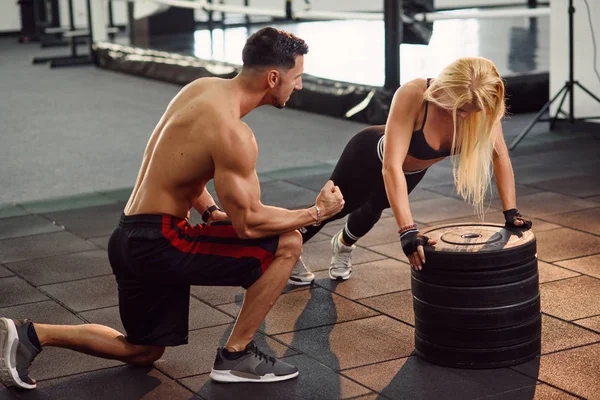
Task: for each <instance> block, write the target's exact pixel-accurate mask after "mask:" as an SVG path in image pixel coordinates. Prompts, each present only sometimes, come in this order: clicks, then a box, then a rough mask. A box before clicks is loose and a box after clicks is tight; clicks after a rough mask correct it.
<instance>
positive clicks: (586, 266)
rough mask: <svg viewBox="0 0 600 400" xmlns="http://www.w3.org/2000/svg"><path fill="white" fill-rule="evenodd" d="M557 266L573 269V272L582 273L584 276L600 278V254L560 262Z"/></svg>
mask: <svg viewBox="0 0 600 400" xmlns="http://www.w3.org/2000/svg"><path fill="white" fill-rule="evenodd" d="M598 251H600V249H598ZM556 264H558V265H560V266H562V267H565V268H569V269H572V270H573V271H577V272H581V273H582V274H586V275H590V276H593V277H596V278H600V254H596V255H594V256H589V257H579V258H574V259H572V260H566V261H559V262H557V263H556Z"/></svg>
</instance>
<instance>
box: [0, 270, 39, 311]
mask: <svg viewBox="0 0 600 400" xmlns="http://www.w3.org/2000/svg"><path fill="white" fill-rule="evenodd" d="M42 300H48V296H46V295H45V294H43V293H42V292H40V291H39V290H37V289H36V288H35V287H33V286H31V285H30V284H29V283H27V282H26V281H25V280H23V279H21V278H19V277H18V276H10V277H8V278H2V279H0V307H9V306H14V305H18V304H27V303H33V302H35V301H42Z"/></svg>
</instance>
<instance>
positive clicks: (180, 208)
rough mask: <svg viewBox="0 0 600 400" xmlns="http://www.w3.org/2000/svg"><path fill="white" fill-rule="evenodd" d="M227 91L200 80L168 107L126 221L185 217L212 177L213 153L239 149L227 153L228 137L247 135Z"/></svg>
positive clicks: (226, 85) (225, 85) (223, 84)
mask: <svg viewBox="0 0 600 400" xmlns="http://www.w3.org/2000/svg"><path fill="white" fill-rule="evenodd" d="M230 87H231V82H230V81H229V80H224V79H218V78H202V79H198V80H196V81H194V82H192V83H190V84H189V85H187V86H186V87H184V88H183V89H182V90H181V92H180V93H179V94H178V95H177V96H176V97H175V98H174V99H173V100H172V101H171V103H170V104H169V106H168V107H167V110H166V111H165V113H164V115H163V116H162V118H161V120H160V121H159V123H158V125H157V126H156V128H155V130H154V132H153V133H152V136H151V137H150V140H149V141H148V145H147V147H146V150H145V153H144V158H143V162H142V166H141V168H140V171H139V174H138V177H137V181H136V184H135V187H134V189H133V192H132V195H131V197H130V199H129V202H128V203H127V206H126V208H125V214H126V215H135V214H168V215H173V216H177V217H180V218H185V217H186V216H187V215H188V212H189V210H190V209H191V207H193V206H194V203H195V202H196V200H197V199H198V197H199V196H200V195H201V194H202V193H203V191H204V188H205V186H206V183H207V182H208V181H209V180H211V179H212V178H213V177H214V159H213V156H214V152H219V151H222V150H223V149H228V148H229V149H235V148H239V147H233V148H232V147H229V145H228V144H227V142H228V141H229V140H227V139H228V137H227V134H228V133H231V132H240V133H242V134H244V133H247V132H244V131H245V129H239V128H240V126H242V127H245V125H244V124H243V123H242V122H241V121H240V112H239V103H238V104H237V105H236V104H235V100H234V97H235V96H232V93H231V89H230ZM246 129H247V128H246ZM229 139H231V138H229ZM252 141H253V140H252ZM232 151H233V150H232ZM244 151H245V152H250V153H252V152H254V153H255V152H256V146H254V148H245V149H244Z"/></svg>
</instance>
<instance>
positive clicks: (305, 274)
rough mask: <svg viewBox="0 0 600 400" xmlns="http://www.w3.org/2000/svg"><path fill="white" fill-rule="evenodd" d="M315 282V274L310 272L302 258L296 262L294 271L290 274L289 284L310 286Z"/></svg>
mask: <svg viewBox="0 0 600 400" xmlns="http://www.w3.org/2000/svg"><path fill="white" fill-rule="evenodd" d="M314 280H315V274H313V273H312V272H310V270H309V269H308V267H307V266H306V264H304V261H302V257H300V258H299V259H298V262H296V265H294V269H293V270H292V273H291V274H290V277H289V279H288V283H289V284H290V285H296V286H304V285H310V284H311V283H312V281H314Z"/></svg>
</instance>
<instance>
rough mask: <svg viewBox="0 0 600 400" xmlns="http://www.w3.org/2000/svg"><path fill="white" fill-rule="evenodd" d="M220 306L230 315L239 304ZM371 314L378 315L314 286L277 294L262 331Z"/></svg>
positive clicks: (285, 330)
mask: <svg viewBox="0 0 600 400" xmlns="http://www.w3.org/2000/svg"><path fill="white" fill-rule="evenodd" d="M219 308H220V309H222V310H223V311H225V312H227V313H229V314H231V315H237V313H238V311H239V309H240V306H239V305H237V304H227V305H223V306H220V307H219ZM374 315H377V312H376V311H373V310H370V309H368V308H366V307H363V306H361V305H359V304H356V303H354V302H352V301H349V300H346V299H344V298H343V297H340V296H338V295H336V294H334V293H332V292H330V291H329V290H325V289H321V288H314V289H311V290H302V291H299V292H292V293H287V294H284V295H282V296H280V297H279V299H278V300H277V303H275V305H274V306H273V308H272V309H271V311H269V314H267V317H266V318H265V321H264V323H263V328H261V330H262V331H263V332H265V333H266V334H268V335H274V334H278V333H282V332H291V331H294V330H298V329H306V328H314V327H316V326H321V325H329V324H334V323H337V322H343V321H350V320H354V319H358V318H365V317H371V316H374Z"/></svg>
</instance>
